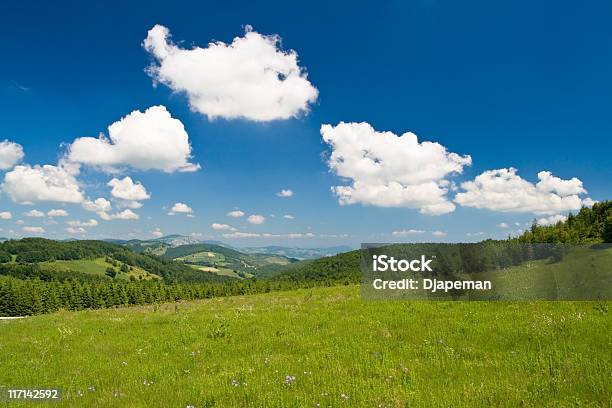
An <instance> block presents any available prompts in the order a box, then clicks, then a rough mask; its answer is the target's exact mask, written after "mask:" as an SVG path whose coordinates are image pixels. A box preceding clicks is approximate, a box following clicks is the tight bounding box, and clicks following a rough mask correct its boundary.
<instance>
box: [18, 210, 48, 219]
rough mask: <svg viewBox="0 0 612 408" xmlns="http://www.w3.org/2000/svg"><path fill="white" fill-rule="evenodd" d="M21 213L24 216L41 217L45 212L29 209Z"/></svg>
mask: <svg viewBox="0 0 612 408" xmlns="http://www.w3.org/2000/svg"><path fill="white" fill-rule="evenodd" d="M23 215H25V216H26V217H32V218H41V217H44V216H45V213H44V212H42V211H38V210H30V211H28V212H24V213H23Z"/></svg>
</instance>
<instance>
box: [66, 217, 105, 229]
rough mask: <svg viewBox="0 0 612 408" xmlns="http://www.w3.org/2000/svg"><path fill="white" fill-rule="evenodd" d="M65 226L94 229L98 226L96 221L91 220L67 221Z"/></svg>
mask: <svg viewBox="0 0 612 408" xmlns="http://www.w3.org/2000/svg"><path fill="white" fill-rule="evenodd" d="M66 224H68V225H70V226H71V227H95V226H97V225H98V221H96V220H94V219H93V218H91V219H90V220H88V221H68V222H67V223H66Z"/></svg>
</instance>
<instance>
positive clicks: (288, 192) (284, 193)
mask: <svg viewBox="0 0 612 408" xmlns="http://www.w3.org/2000/svg"><path fill="white" fill-rule="evenodd" d="M276 195H277V196H278V197H283V198H289V197H293V190H290V189H282V190H281V191H279V192H278V193H276Z"/></svg>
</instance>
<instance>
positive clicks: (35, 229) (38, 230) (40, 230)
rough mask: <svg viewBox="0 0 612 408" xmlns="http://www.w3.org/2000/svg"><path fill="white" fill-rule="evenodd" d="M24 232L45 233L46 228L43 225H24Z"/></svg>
mask: <svg viewBox="0 0 612 408" xmlns="http://www.w3.org/2000/svg"><path fill="white" fill-rule="evenodd" d="M23 232H27V233H29V234H44V233H45V229H44V228H43V227H23Z"/></svg>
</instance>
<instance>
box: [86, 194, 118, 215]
mask: <svg viewBox="0 0 612 408" xmlns="http://www.w3.org/2000/svg"><path fill="white" fill-rule="evenodd" d="M82 206H83V208H84V209H85V210H86V211H92V212H96V213H98V214H100V213H106V212H108V211H110V210H111V209H112V206H111V202H110V201H108V200H107V199H106V198H102V197H100V198H96V199H95V200H94V201H91V200H87V201H84V202H83V204H82Z"/></svg>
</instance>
